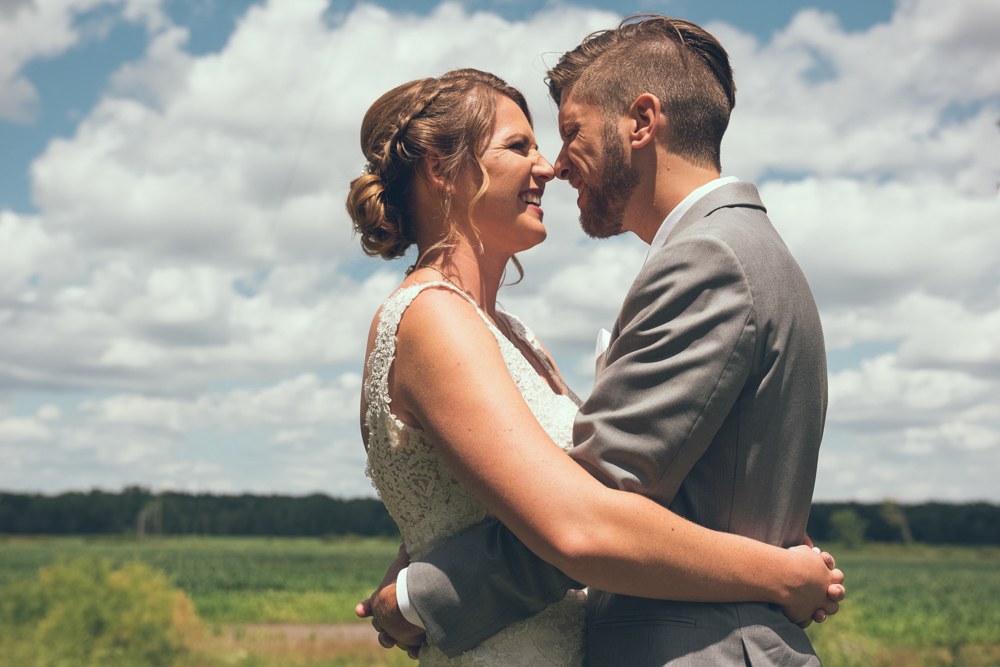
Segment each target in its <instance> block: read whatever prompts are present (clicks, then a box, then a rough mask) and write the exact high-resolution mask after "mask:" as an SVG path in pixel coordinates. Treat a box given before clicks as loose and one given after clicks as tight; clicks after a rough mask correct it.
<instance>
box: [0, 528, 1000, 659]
mask: <svg viewBox="0 0 1000 667" xmlns="http://www.w3.org/2000/svg"><path fill="white" fill-rule="evenodd" d="M823 546H824V548H827V549H828V550H830V551H831V552H832V553H833V554H834V555H835V556H836V557H837V562H838V566H840V567H841V568H843V570H844V571H845V573H846V576H847V580H846V583H847V586H848V599H847V600H846V601H845V602H844V605H843V608H842V611H841V613H840V614H838V615H837V616H836V617H834V618H833V619H831V620H830V621H829V622H827V623H824V624H822V625H813V626H812V627H811V628H810V629H809V630H808V633H809V636H810V638H811V639H812V641H813V643H814V645H815V646H816V650H817V653H819V655H820V657H821V658H822V660H823V664H824V665H825V667H904V666H906V667H932V666H933V667H938V666H945V665H948V666H952V667H988V666H990V667H1000V548H958V547H925V546H915V547H909V548H906V547H903V546H901V545H868V546H866V547H865V548H863V549H861V550H857V551H850V550H846V549H844V548H842V547H841V548H838V547H837V546H836V545H823ZM397 547H398V543H397V542H396V541H395V540H384V539H348V538H344V539H337V540H319V539H244V538H163V539H158V540H149V541H146V542H141V543H140V542H136V541H135V540H129V539H125V538H98V539H84V538H51V539H47V538H31V539H16V538H7V539H3V538H0V588H2V587H3V586H4V585H6V584H8V583H11V582H17V581H28V580H31V579H33V578H37V576H38V574H37V573H38V568H39V567H41V566H45V565H49V564H51V563H52V562H53V561H55V559H56V558H57V557H58V556H60V555H64V556H67V557H70V558H75V557H78V556H84V555H98V556H102V557H106V558H109V559H111V561H112V562H113V564H114V565H115V566H116V567H117V566H118V565H120V564H121V563H124V562H127V561H135V560H138V561H143V562H146V563H148V564H150V565H151V566H153V567H155V568H157V569H160V570H162V571H164V572H165V573H166V574H167V575H168V577H170V579H171V581H172V582H173V584H174V585H175V586H177V587H179V588H181V589H183V590H184V591H185V592H186V593H187V595H188V596H190V598H191V599H192V601H193V603H194V606H195V610H196V611H197V613H198V615H199V616H200V617H201V618H202V619H203V621H204V624H203V627H204V633H203V636H201V637H200V638H199V639H197V640H196V641H192V643H191V651H190V652H188V653H187V654H185V655H184V656H183V657H182V658H181V659H180V660H179V661H178V662H177V663H175V666H174V667H217V666H220V667H221V665H237V666H238V667H304V666H306V665H308V667H334V666H336V667H362V666H363V667H400V666H402V665H410V664H413V663H412V662H410V661H409V660H408V659H407V658H406V656H405V655H403V654H402V653H401V652H399V651H392V652H389V651H383V650H382V649H380V648H378V647H377V646H373V645H372V644H371V642H370V640H368V641H359V640H357V639H355V640H348V639H336V638H331V637H329V636H327V637H324V636H322V635H320V636H312V635H313V634H314V633H310V635H309V636H298V637H297V638H293V637H291V636H289V637H284V636H283V635H282V636H281V637H276V636H274V633H275V632H277V633H278V634H279V635H280V634H281V630H280V629H279V630H271V631H270V632H271V635H268V634H267V631H264V630H261V629H255V628H254V627H253V624H265V623H316V624H330V623H344V622H353V621H356V620H357V619H356V618H355V617H354V614H353V607H354V605H355V604H356V603H357V602H358V601H359V600H361V599H362V598H364V597H366V596H367V595H368V594H369V593H370V592H371V591H372V590H373V589H374V587H375V586H376V585H377V584H378V582H379V581H380V580H381V578H382V575H383V573H384V570H385V567H386V566H387V565H388V564H389V562H391V561H392V559H393V558H394V557H395V554H396V550H397ZM262 632H263V633H264V634H261V633H262ZM18 667H20V666H18Z"/></svg>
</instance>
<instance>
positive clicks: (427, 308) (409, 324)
mask: <svg viewBox="0 0 1000 667" xmlns="http://www.w3.org/2000/svg"><path fill="white" fill-rule="evenodd" d="M396 340H397V348H398V350H399V351H400V353H402V352H404V351H414V352H418V353H419V354H418V355H417V356H416V357H415V358H417V359H420V360H421V361H426V360H427V359H428V358H433V357H437V356H440V355H453V356H459V357H460V356H462V355H463V353H469V352H473V353H475V352H476V351H478V352H483V351H484V349H496V348H497V345H496V339H495V338H494V337H493V335H492V334H491V333H490V331H489V328H488V327H487V325H486V322H485V320H484V319H483V317H482V316H481V315H480V313H479V311H478V309H477V308H476V307H475V306H474V305H473V304H472V303H471V302H470V301H469V300H468V299H467V298H466V297H465V296H464V295H462V294H459V293H458V292H456V291H455V290H453V289H450V288H447V287H444V286H430V287H427V288H425V289H423V290H421V291H420V293H419V294H417V296H416V297H414V299H413V301H412V302H411V303H410V305H409V306H408V307H407V309H406V311H405V312H404V313H403V317H402V320H401V321H400V324H399V330H398V331H397V333H396ZM497 352H498V353H499V350H497ZM401 356H402V355H401Z"/></svg>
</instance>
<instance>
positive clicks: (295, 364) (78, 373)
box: [0, 0, 1000, 499]
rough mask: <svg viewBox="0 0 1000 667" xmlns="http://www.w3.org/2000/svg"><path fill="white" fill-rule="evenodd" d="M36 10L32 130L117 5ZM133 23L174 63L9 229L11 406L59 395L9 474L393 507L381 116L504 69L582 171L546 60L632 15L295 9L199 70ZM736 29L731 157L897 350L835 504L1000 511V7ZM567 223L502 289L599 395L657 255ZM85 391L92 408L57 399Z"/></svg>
mask: <svg viewBox="0 0 1000 667" xmlns="http://www.w3.org/2000/svg"><path fill="white" fill-rule="evenodd" d="M22 4H23V5H24V6H23V7H22V8H21V9H18V10H17V11H16V12H7V13H6V14H3V15H0V117H2V118H19V119H22V120H24V119H27V118H29V117H30V110H31V104H32V99H33V98H32V95H33V93H32V90H31V88H30V84H29V83H28V82H27V81H26V80H24V78H23V76H22V75H21V71H22V68H23V65H24V64H25V63H27V62H29V61H30V60H32V59H37V58H41V57H51V56H52V55H55V54H57V53H61V52H63V51H65V50H66V49H68V48H71V47H72V45H73V44H75V43H78V42H79V41H80V40H81V39H87V38H88V37H87V36H86V35H83V32H86V30H96V29H97V28H96V27H93V26H91V27H90V28H87V27H86V26H84V27H76V28H75V27H74V25H73V16H76V15H78V14H79V13H80V12H82V11H85V10H86V8H89V7H93V6H96V5H97V4H99V0H87V1H86V2H85V1H84V0H76V1H75V2H72V1H70V0H63V1H62V2H52V1H50V2H45V3H42V2H39V3H37V6H36V4H34V3H22ZM109 4H111V5H113V6H115V7H119V8H120V13H121V16H122V17H123V18H121V19H116V20H128V21H134V22H141V23H143V24H144V25H146V27H147V30H148V33H149V44H148V48H147V51H146V53H145V54H144V56H143V57H142V58H140V59H139V60H137V61H135V62H130V63H124V64H123V66H122V67H121V68H120V69H119V70H118V72H116V73H115V74H114V75H113V76H112V78H111V81H110V85H109V88H108V90H107V91H106V94H105V95H104V97H103V98H102V99H101V100H100V102H99V103H98V104H97V105H96V107H95V108H94V109H93V110H91V111H90V112H89V113H88V114H87V115H86V116H85V117H84V118H83V120H82V121H81V122H80V124H79V126H78V128H77V130H76V132H75V134H73V136H70V137H66V138H59V139H55V140H53V141H52V142H51V143H50V144H49V146H48V147H47V149H46V150H45V152H44V153H43V154H42V155H41V156H39V158H38V159H37V160H35V162H34V163H33V165H32V170H31V174H32V183H33V188H34V198H35V201H36V202H37V203H38V206H39V208H40V213H39V214H38V215H34V216H22V215H15V214H13V213H11V212H9V211H3V212H0V326H2V327H3V332H4V345H3V346H2V347H0V388H2V389H3V390H5V391H6V394H5V396H11V395H16V394H25V393H27V394H31V393H32V392H38V393H44V394H45V398H44V402H47V403H51V405H50V406H48V407H46V408H44V409H35V410H34V411H24V412H23V414H22V413H19V412H16V411H14V410H13V408H7V409H5V410H4V412H3V413H0V436H2V437H0V446H2V447H3V449H2V450H0V454H2V455H3V456H4V458H5V460H9V461H12V462H15V463H16V464H15V463H12V464H11V467H10V468H9V470H11V471H14V472H10V473H3V474H2V475H0V486H16V487H19V488H24V487H30V488H40V487H44V488H48V489H50V490H55V489H58V488H65V487H67V486H75V487H78V488H79V487H86V486H89V485H92V484H103V485H105V486H110V487H112V488H114V487H115V486H120V485H121V484H124V483H128V482H134V481H143V482H146V483H149V484H151V485H153V486H154V487H155V488H166V487H175V488H199V489H217V490H244V489H246V490H266V491H274V490H282V489H284V490H296V491H301V490H315V489H323V490H327V491H329V492H332V493H339V494H343V495H351V494H356V493H364V494H370V493H371V490H370V488H369V486H368V483H367V481H366V480H365V479H364V478H363V476H362V474H361V470H362V469H363V465H364V463H363V450H362V448H361V445H360V443H359V442H358V435H357V419H358V414H357V400H358V392H359V387H358V385H357V381H358V380H357V374H358V372H360V369H361V363H362V356H363V350H364V346H365V342H366V338H367V333H368V328H369V323H370V318H371V316H372V315H373V314H374V312H375V311H376V309H377V307H378V304H379V303H380V302H381V301H382V300H383V299H384V298H385V297H386V296H387V295H388V294H389V293H390V292H391V291H392V289H393V288H394V286H395V285H396V284H397V283H398V280H399V278H400V274H401V270H402V264H404V263H405V262H397V263H396V265H385V266H384V267H381V265H379V264H378V263H377V262H374V261H372V260H367V259H364V258H363V257H362V255H361V254H360V252H359V249H358V247H357V243H356V241H355V240H353V239H352V238H351V234H350V225H349V222H348V219H347V216H346V214H345V213H344V211H343V199H344V196H345V194H346V190H347V184H348V183H349V181H350V180H351V178H353V177H354V176H356V175H357V173H358V171H359V169H360V166H361V163H362V157H361V155H360V150H359V148H358V143H357V142H358V139H357V137H358V128H359V126H360V122H361V117H362V115H363V113H364V111H365V110H366V108H367V107H368V105H369V104H371V102H373V101H374V100H375V99H376V98H377V97H378V96H379V95H381V94H382V93H383V92H384V91H386V90H388V89H389V88H391V87H393V86H395V85H398V84H399V83H402V82H404V81H407V80H411V79H414V78H418V77H422V76H434V75H438V74H441V73H443V72H445V71H447V70H448V69H452V68H455V67H460V66H473V67H479V68H482V69H486V70H490V71H494V72H496V73H498V74H500V75H501V76H503V77H505V78H507V79H508V80H509V81H510V82H511V83H512V84H514V85H516V86H519V87H520V88H522V90H523V91H524V92H525V94H526V95H527V97H528V99H529V102H530V103H531V105H532V108H533V110H534V112H535V118H536V130H537V134H538V138H539V143H540V145H541V147H542V151H543V153H545V154H546V155H548V156H550V157H554V155H555V154H556V152H557V150H558V146H559V143H558V137H557V134H556V132H555V124H554V122H553V117H554V111H553V109H552V106H551V104H550V102H549V101H548V99H547V95H546V91H545V89H544V86H543V85H542V77H543V75H544V69H545V63H548V64H552V62H554V59H555V57H554V56H552V55H547V56H544V57H543V55H542V54H558V53H561V52H562V51H564V50H566V49H569V48H572V47H573V46H575V45H576V44H577V43H578V42H579V40H580V39H581V38H582V37H583V36H584V35H586V34H588V33H589V32H591V31H593V30H596V29H598V28H604V27H609V26H612V25H613V24H614V23H615V22H616V17H614V16H612V15H611V14H608V13H605V12H598V11H593V10H585V9H581V8H577V7H574V6H572V5H562V6H553V7H552V8H550V9H549V10H546V11H544V12H543V13H541V14H538V15H536V16H534V17H532V18H531V19H529V20H526V21H522V22H510V21H506V20H504V19H501V18H499V17H497V16H495V15H491V14H487V13H479V14H468V13H467V12H466V11H465V10H464V9H462V7H461V6H460V5H459V4H457V3H445V4H443V5H441V6H440V7H438V8H437V9H436V10H434V11H433V12H432V13H431V14H430V15H429V16H412V15H403V14H398V13H391V12H389V11H387V10H385V9H382V8H379V7H376V6H374V5H358V6H357V7H356V8H355V9H354V10H352V11H351V12H349V13H348V14H346V15H344V16H343V17H342V18H341V19H337V20H335V21H333V22H331V21H330V20H329V18H328V17H324V12H325V11H326V9H327V6H326V3H325V2H323V1H322V0H301V1H297V2H270V3H267V4H264V5H255V6H253V7H251V8H250V10H249V11H248V12H247V13H246V15H245V16H244V17H243V18H242V19H241V20H240V21H239V22H238V23H237V27H236V30H235V31H234V33H233V35H232V36H231V38H230V39H229V41H228V43H227V44H226V46H225V47H224V48H223V49H222V50H221V51H220V52H218V53H213V54H207V55H203V56H197V57H195V56H192V55H190V54H189V53H187V52H186V51H185V47H186V41H187V38H188V32H187V30H186V29H185V28H184V27H183V26H176V25H172V24H171V23H170V21H169V20H168V19H167V18H166V16H165V15H164V14H163V12H162V11H161V10H160V5H159V3H158V2H157V1H156V0H129V1H128V2H126V3H124V4H122V3H121V2H114V3H109ZM338 20H339V21H340V22H337V21H338ZM709 27H710V29H711V30H712V31H713V32H714V33H715V34H716V35H717V36H718V37H719V38H720V39H721V40H722V42H723V43H724V44H725V45H726V47H727V48H728V50H729V51H730V54H731V55H732V57H733V62H734V65H735V68H736V76H737V84H738V87H739V96H738V105H737V109H736V112H735V114H734V117H733V122H732V126H731V128H730V131H729V133H728V135H727V140H726V143H725V145H724V147H723V161H724V166H725V167H726V171H727V172H728V173H733V174H736V175H738V176H741V177H742V178H745V179H758V180H760V179H762V178H763V179H764V182H763V183H762V186H761V193H762V197H763V199H764V201H765V203H766V204H767V205H768V207H769V210H770V214H771V218H772V220H773V221H774V223H775V225H776V227H777V228H778V229H779V231H780V232H781V233H782V235H783V237H784V238H785V239H786V241H787V243H788V244H789V246H790V248H791V249H792V251H793V253H794V254H795V256H796V257H797V258H798V260H799V262H800V264H801V265H802V267H803V269H804V271H805V272H806V275H807V276H808V278H809V279H810V282H811V284H812V286H813V289H814V291H815V293H816V295H817V299H818V302H819V305H820V307H821V314H822V317H823V321H824V326H825V329H826V333H827V341H828V347H829V348H831V349H835V350H852V349H859V348H862V347H863V346H864V345H866V344H870V343H873V342H883V343H892V344H893V345H894V346H895V351H894V352H892V353H890V354H884V355H882V356H877V357H873V358H869V359H866V360H864V361H862V362H860V363H858V364H856V367H850V368H845V369H843V370H840V371H839V372H837V373H836V374H835V375H834V376H833V377H832V379H831V406H830V419H829V426H828V434H829V435H828V438H827V443H826V444H825V445H824V450H823V459H822V461H823V473H822V474H821V477H820V484H819V486H818V493H819V494H820V497H824V496H825V497H858V498H879V497H882V496H883V495H891V494H897V495H898V496H899V497H902V498H909V499H920V498H926V497H931V496H937V497H942V498H955V497H962V494H963V493H964V494H966V497H986V496H989V497H994V498H995V497H997V496H996V492H995V490H993V491H990V490H988V489H991V488H992V487H991V486H988V482H987V481H986V480H985V478H982V479H980V477H977V476H976V475H977V474H978V473H974V474H972V476H971V478H970V479H972V481H971V482H967V483H964V484H963V482H962V481H961V480H962V479H963V475H964V476H966V477H968V475H969V473H968V470H969V469H980V468H983V467H988V466H989V465H992V464H993V463H995V462H997V463H1000V461H997V460H996V457H997V456H1000V455H998V454H997V452H998V451H1000V447H997V446H996V444H997V433H998V432H1000V409H998V406H1000V403H998V401H997V399H996V398H995V396H997V395H998V394H997V389H1000V387H998V384H1000V344H998V343H997V341H998V340H1000V289H998V288H997V285H998V284H1000V265H998V263H997V262H996V257H998V256H1000V226H998V221H1000V207H998V203H997V199H996V188H997V181H998V179H1000V165H998V164H997V159H996V156H997V155H1000V131H998V129H997V127H996V121H997V119H998V118H1000V47H998V46H997V44H996V43H995V42H996V40H995V39H993V36H995V35H996V34H998V33H1000V9H998V8H997V6H996V3H995V2H992V1H991V0H967V1H966V2H962V3H951V4H948V3H934V2H932V1H931V0H903V1H902V2H899V3H898V4H897V7H896V11H895V13H894V16H893V19H892V21H891V22H889V23H885V24H880V25H877V26H874V27H872V28H871V29H869V30H867V31H864V32H855V33H848V32H845V31H844V30H843V29H842V28H841V27H840V26H839V24H838V23H837V21H836V20H835V18H834V17H833V16H832V15H830V14H824V13H821V12H818V11H815V10H807V11H803V12H800V13H799V14H798V15H797V16H796V17H795V19H794V20H793V21H792V22H791V23H790V24H789V25H788V26H787V27H786V28H785V29H783V30H781V31H779V32H778V33H777V34H776V36H775V37H774V39H773V40H771V41H769V42H766V43H761V42H759V41H757V40H756V39H754V38H753V37H751V36H749V35H748V34H746V33H742V32H740V31H738V30H737V29H736V28H733V27H731V26H727V25H724V24H716V25H713V26H709ZM85 29H86V30H85ZM81 35H82V36H81ZM8 38H9V39H8ZM4 68H6V69H4ZM545 204H546V206H545V208H546V225H547V227H548V228H549V232H550V234H549V240H548V241H547V242H546V243H545V244H543V245H542V246H540V247H538V248H536V249H533V250H531V251H529V252H527V253H524V257H523V260H524V263H525V266H526V268H527V277H526V279H525V281H524V283H523V284H521V285H518V286H516V287H513V288H510V289H509V290H503V291H502V292H501V294H500V301H501V302H502V303H503V305H504V306H506V307H507V308H509V309H510V310H511V311H512V312H514V313H516V314H518V315H520V316H521V317H522V318H523V319H524V320H525V321H526V323H527V324H528V325H529V326H530V327H531V328H532V329H534V330H535V331H536V332H537V333H538V334H539V335H540V336H541V338H542V340H543V341H544V342H545V343H546V344H547V346H548V348H549V349H550V351H552V352H553V353H554V354H555V355H556V357H557V358H558V359H559V360H560V361H561V362H562V365H563V366H564V371H566V372H567V374H568V375H569V376H570V380H571V384H572V385H574V386H575V387H577V388H578V389H581V390H583V389H585V388H586V387H587V386H588V385H589V383H590V381H591V378H590V373H591V371H592V364H593V361H592V350H593V342H594V337H595V335H596V331H597V329H598V328H599V327H602V326H603V327H607V328H610V327H611V325H612V324H613V321H614V317H615V315H616V312H617V307H618V304H619V303H620V301H621V299H622V298H623V297H624V294H625V292H626V291H627V289H628V287H629V285H630V283H631V280H632V277H633V276H634V275H635V273H636V271H637V270H638V268H639V266H640V265H641V263H642V260H643V258H644V256H645V252H646V249H645V246H644V245H642V244H641V243H640V242H638V241H636V240H635V239H633V238H622V239H615V240H613V241H606V242H595V241H590V240H587V239H585V238H584V237H583V235H582V233H581V232H580V231H579V229H578V225H577V223H576V218H577V212H576V209H575V205H574V200H573V197H572V194H571V192H570V190H569V189H568V188H567V187H566V186H565V185H564V184H560V183H553V184H550V186H549V188H548V191H547V192H546V196H545ZM328 378H334V379H328ZM219 387H226V389H219ZM67 390H69V391H85V392H89V395H88V396H87V397H85V398H77V399H73V400H69V401H66V402H60V401H59V400H55V399H52V398H51V396H50V395H53V394H54V395H58V392H64V391H67ZM40 402H42V401H39V402H36V403H35V405H38V404H39V403H40ZM10 404H11V405H14V403H13V402H11V403H10ZM57 404H58V406H59V407H56V405H57ZM3 434H6V435H3ZM32 438H33V439H32ZM39 452H42V453H39ZM25 475H27V477H25ZM23 479H29V480H31V481H27V482H24V481H21V480H23ZM935 479H938V480H939V481H938V482H935ZM192 485H193V486H192Z"/></svg>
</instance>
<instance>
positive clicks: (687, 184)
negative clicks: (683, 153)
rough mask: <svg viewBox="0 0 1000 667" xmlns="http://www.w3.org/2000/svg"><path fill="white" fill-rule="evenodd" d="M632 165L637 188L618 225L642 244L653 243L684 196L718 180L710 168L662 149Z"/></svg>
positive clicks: (717, 174) (716, 172)
mask: <svg viewBox="0 0 1000 667" xmlns="http://www.w3.org/2000/svg"><path fill="white" fill-rule="evenodd" d="M636 166H637V168H638V169H639V172H640V181H639V186H638V187H637V188H636V191H635V193H633V195H632V197H631V199H630V200H629V204H628V207H627V208H626V209H625V218H624V220H623V224H622V226H623V228H624V229H625V230H627V231H630V232H633V233H634V234H635V235H636V236H638V237H639V238H641V239H642V240H643V241H645V242H646V243H652V242H653V238H654V237H655V236H656V232H657V230H659V229H660V225H662V224H663V221H664V220H665V219H666V217H667V216H668V215H670V212H671V211H673V210H674V209H675V208H676V207H677V205H678V204H680V203H681V202H682V201H684V198H685V197H687V196H688V195H689V194H691V193H692V192H694V191H695V190H697V189H698V188H700V187H701V186H703V185H705V184H706V183H710V182H711V181H714V180H715V179H717V178H719V172H718V171H716V170H715V169H714V168H711V167H701V166H698V165H695V164H691V163H690V162H688V161H687V160H685V159H684V158H682V157H680V156H679V155H675V154H673V153H669V152H666V151H662V150H661V151H657V152H656V156H655V160H651V161H649V162H648V163H646V164H637V165H636Z"/></svg>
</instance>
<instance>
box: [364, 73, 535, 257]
mask: <svg viewBox="0 0 1000 667" xmlns="http://www.w3.org/2000/svg"><path fill="white" fill-rule="evenodd" d="M498 94H500V95H504V96H506V97H509V98H510V99H511V100H512V101H513V102H514V103H516V104H517V105H518V106H519V107H520V108H521V111H523V112H524V115H525V117H527V119H528V123H531V112H529V111H528V104H527V102H526V101H525V99H524V96H523V95H522V94H521V93H520V92H519V91H518V90H517V89H515V88H512V87H511V86H509V85H507V83H506V82H504V81H503V80H502V79H501V78H499V77H497V76H494V75H493V74H489V73H488V72H481V71H479V70H475V69H459V70H454V71H452V72H448V73H447V74H445V75H443V76H441V77H439V78H436V79H433V78H432V79H418V80H417V81H411V82H409V83H404V84H403V85H401V86H399V87H397V88H393V89H392V90H390V91H389V92H387V93H386V94H385V95H383V96H382V97H380V98H379V99H378V100H377V101H376V102H375V103H374V104H373V105H372V106H371V108H369V109H368V112H367V113H366V114H365V118H364V121H363V122H362V124H361V150H362V152H363V153H364V155H365V157H366V158H367V159H368V164H367V165H365V173H364V174H363V175H361V176H359V177H358V178H356V179H354V180H353V181H352V182H351V192H350V194H349V195H348V196H347V212H348V213H349V214H350V216H351V220H352V221H353V222H354V229H355V231H356V232H357V233H358V234H359V235H360V236H361V247H362V249H363V250H364V252H365V253H366V254H368V255H371V256H373V257H374V256H380V257H383V258H384V259H393V258H395V257H400V256H401V255H403V253H405V252H406V249H407V248H409V247H410V246H411V245H412V244H413V243H415V242H416V240H417V235H416V230H415V229H414V228H413V224H412V220H413V216H412V214H411V211H410V205H411V202H410V199H411V197H410V195H411V185H412V183H413V177H414V175H415V174H416V172H417V170H418V168H419V167H420V163H421V160H422V159H423V157H424V156H426V155H428V154H431V153H435V154H437V155H439V156H440V157H441V165H440V167H441V168H440V172H439V173H440V175H441V176H442V178H443V180H444V182H445V183H447V184H451V183H452V182H454V179H455V177H456V176H457V175H458V172H459V170H460V169H461V167H462V166H463V165H465V164H468V163H470V162H474V163H475V164H476V165H478V166H479V169H480V171H482V174H483V185H482V187H480V189H479V192H478V193H476V196H475V197H473V199H472V202H471V203H470V205H469V212H470V216H471V212H472V207H473V206H475V204H476V202H477V201H478V200H479V198H480V197H482V196H483V194H484V193H485V192H486V189H487V187H488V186H489V182H490V179H489V174H487V173H486V168H485V167H484V166H483V163H482V160H481V156H482V154H483V153H484V152H485V150H486V147H487V145H488V144H489V140H490V136H491V135H492V133H493V128H494V124H495V121H496V112H497V95H498ZM446 190H447V188H446ZM442 207H443V210H444V212H445V217H446V218H448V224H449V225H450V227H449V231H448V235H447V237H446V238H445V240H444V241H443V242H442V243H441V244H438V246H437V247H440V246H443V245H444V244H446V243H447V242H448V241H450V240H451V239H452V238H453V236H454V232H455V228H454V223H453V222H452V221H451V219H450V216H449V215H448V208H449V199H448V196H447V194H446V192H442ZM473 229H474V230H475V226H474V225H473ZM515 263H516V259H515ZM518 268H519V269H520V267H519V266H518Z"/></svg>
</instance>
